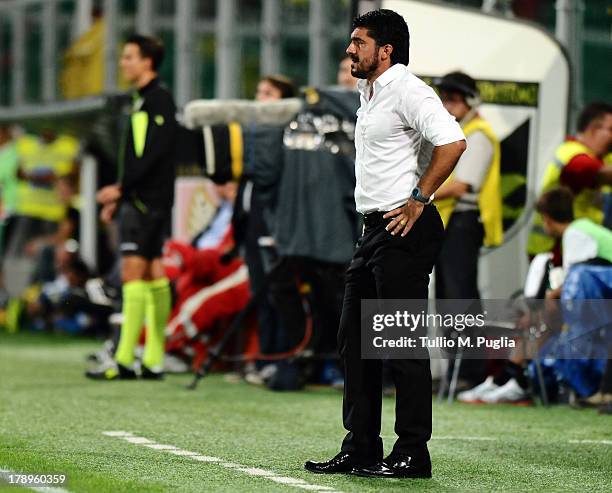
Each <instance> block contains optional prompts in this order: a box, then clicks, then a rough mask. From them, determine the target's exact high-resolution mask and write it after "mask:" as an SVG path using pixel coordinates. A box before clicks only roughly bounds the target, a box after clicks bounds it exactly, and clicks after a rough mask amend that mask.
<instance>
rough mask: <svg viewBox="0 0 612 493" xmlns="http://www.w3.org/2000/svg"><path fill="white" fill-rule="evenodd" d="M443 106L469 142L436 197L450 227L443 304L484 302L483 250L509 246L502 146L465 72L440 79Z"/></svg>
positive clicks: (441, 263)
mask: <svg viewBox="0 0 612 493" xmlns="http://www.w3.org/2000/svg"><path fill="white" fill-rule="evenodd" d="M435 84H436V86H437V88H438V90H439V91H440V97H441V99H442V103H443V104H444V107H445V108H446V109H447V111H448V112H449V113H450V114H451V115H453V116H454V117H455V118H456V119H457V121H458V122H459V123H460V125H461V128H462V129H463V133H464V134H465V136H466V139H467V145H468V148H467V151H466V152H464V153H463V155H462V156H461V158H460V159H459V162H458V163H457V167H456V168H455V171H454V172H453V174H452V175H451V176H450V177H449V178H448V179H447V180H446V181H445V182H444V184H443V185H442V186H441V187H440V188H439V189H438V190H437V191H436V193H435V204H436V207H437V208H438V211H439V212H440V216H441V217H442V221H443V222H444V225H445V228H446V232H445V239H444V245H443V246H442V251H441V253H440V257H439V259H438V263H437V264H436V273H437V276H436V295H437V297H438V298H462V299H479V298H480V293H479V291H478V283H477V280H478V256H479V253H480V247H481V246H483V244H484V245H485V246H490V247H492V246H497V245H499V244H501V243H502V241H503V228H502V199H501V190H500V146H499V140H498V139H497V136H496V135H495V133H494V132H493V130H492V128H491V126H490V125H489V123H488V122H487V121H486V120H484V119H483V118H482V117H481V116H480V115H479V114H478V106H479V104H480V95H479V92H478V88H477V87H476V82H475V81H474V79H472V78H471V77H470V76H469V75H467V74H464V73H462V72H452V73H450V74H447V75H446V76H444V77H442V78H441V79H437V80H436V81H435Z"/></svg>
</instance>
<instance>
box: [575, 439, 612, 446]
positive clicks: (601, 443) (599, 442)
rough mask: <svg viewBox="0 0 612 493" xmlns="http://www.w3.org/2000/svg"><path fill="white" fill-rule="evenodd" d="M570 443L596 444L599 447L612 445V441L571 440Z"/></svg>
mask: <svg viewBox="0 0 612 493" xmlns="http://www.w3.org/2000/svg"><path fill="white" fill-rule="evenodd" d="M568 443H595V444H597V445H612V440H569V442H568Z"/></svg>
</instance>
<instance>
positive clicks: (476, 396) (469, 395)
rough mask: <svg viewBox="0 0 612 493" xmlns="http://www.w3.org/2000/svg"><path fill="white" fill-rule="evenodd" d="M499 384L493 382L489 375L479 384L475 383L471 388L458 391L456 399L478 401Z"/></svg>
mask: <svg viewBox="0 0 612 493" xmlns="http://www.w3.org/2000/svg"><path fill="white" fill-rule="evenodd" d="M498 388H499V385H497V384H495V382H493V377H492V376H489V377H487V379H486V380H485V381H484V382H482V383H481V384H479V385H476V387H474V388H473V389H469V390H464V391H463V392H459V393H458V394H457V400H458V401H460V402H479V401H480V398H481V397H482V396H483V395H485V394H488V393H489V392H492V391H493V390H495V389H498Z"/></svg>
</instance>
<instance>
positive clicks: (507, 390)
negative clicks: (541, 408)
mask: <svg viewBox="0 0 612 493" xmlns="http://www.w3.org/2000/svg"><path fill="white" fill-rule="evenodd" d="M528 399H529V396H528V394H527V392H526V391H525V389H523V388H522V387H521V386H520V385H519V384H518V382H517V381H516V379H515V378H511V379H510V380H508V381H507V382H506V383H505V384H504V385H502V386H501V387H498V388H497V389H494V390H492V391H490V392H488V393H486V394H484V395H482V396H481V397H480V400H481V401H482V402H486V403H487V404H499V403H503V402H508V403H512V402H520V401H526V400H528Z"/></svg>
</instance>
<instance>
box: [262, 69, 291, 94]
mask: <svg viewBox="0 0 612 493" xmlns="http://www.w3.org/2000/svg"><path fill="white" fill-rule="evenodd" d="M261 80H262V81H264V80H265V81H267V82H269V83H270V84H272V85H273V86H274V87H276V89H278V90H279V91H280V93H281V98H282V99H285V98H292V97H294V96H295V95H296V93H297V90H296V88H295V84H294V83H293V81H292V80H291V79H290V78H289V77H285V76H284V75H280V74H277V75H267V76H266V77H264V78H263V79H261Z"/></svg>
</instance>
